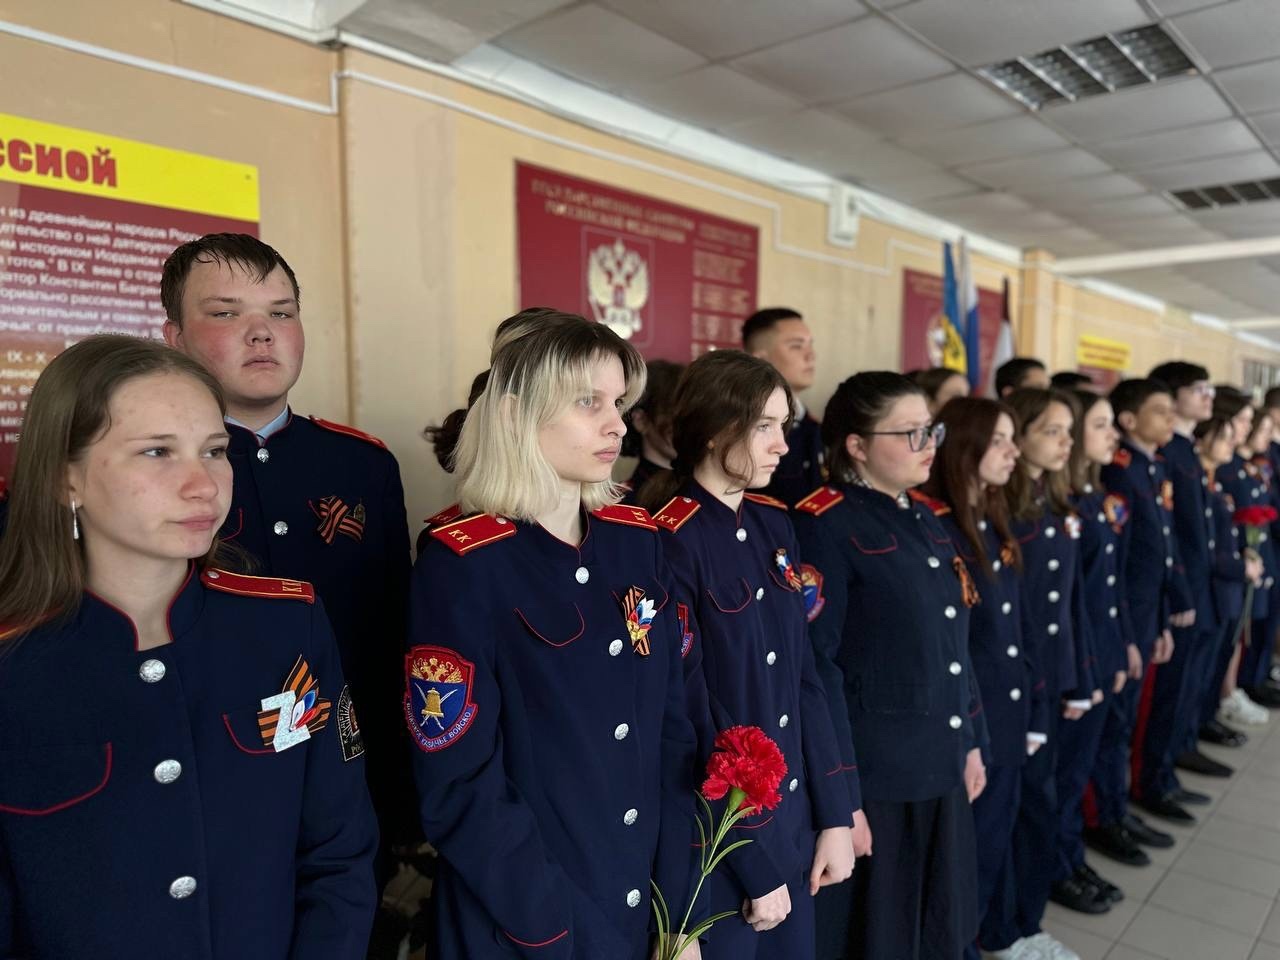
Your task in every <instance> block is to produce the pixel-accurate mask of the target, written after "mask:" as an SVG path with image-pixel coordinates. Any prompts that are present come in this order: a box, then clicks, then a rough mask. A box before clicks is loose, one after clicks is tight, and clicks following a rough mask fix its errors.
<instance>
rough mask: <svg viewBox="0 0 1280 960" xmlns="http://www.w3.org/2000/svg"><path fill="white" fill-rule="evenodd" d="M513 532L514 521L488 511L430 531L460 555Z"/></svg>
mask: <svg viewBox="0 0 1280 960" xmlns="http://www.w3.org/2000/svg"><path fill="white" fill-rule="evenodd" d="M515 534H516V525H515V524H514V523H512V522H511V521H510V520H508V519H507V518H506V517H495V516H493V515H492V514H489V513H477V514H476V515H475V516H471V517H467V518H466V519H465V520H456V521H454V522H453V523H446V524H445V525H444V526H442V527H436V528H435V529H434V530H432V531H431V536H433V537H435V538H436V539H437V540H439V541H440V542H441V543H443V544H444V545H445V546H446V547H448V548H449V549H450V550H452V551H453V552H454V553H456V554H457V555H458V556H460V557H465V556H466V555H467V554H468V553H470V552H471V551H472V550H475V549H476V548H478V547H483V546H485V545H486V544H490V543H497V542H498V541H499V540H505V539H507V537H514V536H515Z"/></svg>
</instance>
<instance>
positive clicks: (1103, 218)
mask: <svg viewBox="0 0 1280 960" xmlns="http://www.w3.org/2000/svg"><path fill="white" fill-rule="evenodd" d="M1177 210H1178V208H1177V207H1175V206H1174V205H1173V203H1172V202H1170V201H1168V200H1166V199H1165V198H1164V197H1161V196H1157V195H1155V194H1148V195H1147V196H1145V197H1131V198H1125V199H1122V200H1111V201H1108V202H1107V203H1098V204H1093V205H1091V206H1088V207H1084V208H1082V209H1081V210H1080V211H1079V212H1078V213H1077V214H1076V217H1075V218H1076V219H1077V220H1079V221H1080V222H1081V223H1085V224H1088V225H1090V226H1093V227H1094V228H1095V229H1100V228H1102V227H1104V226H1105V225H1107V224H1110V223H1113V222H1114V221H1116V220H1129V219H1134V218H1137V217H1159V216H1166V215H1168V214H1170V213H1176V212H1177ZM1106 232H1107V231H1106V230H1105V229H1102V233H1103V234H1105V233H1106Z"/></svg>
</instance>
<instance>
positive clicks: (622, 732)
mask: <svg viewBox="0 0 1280 960" xmlns="http://www.w3.org/2000/svg"><path fill="white" fill-rule="evenodd" d="M630 732H631V728H630V727H628V726H627V725H626V724H625V723H620V724H618V725H617V726H616V727H614V728H613V739H615V740H625V739H627V734H628V733H630Z"/></svg>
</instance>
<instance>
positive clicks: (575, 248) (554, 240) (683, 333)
mask: <svg viewBox="0 0 1280 960" xmlns="http://www.w3.org/2000/svg"><path fill="white" fill-rule="evenodd" d="M516 220H517V223H518V231H517V232H518V249H517V255H518V263H519V271H520V279H519V294H520V305H521V307H535V306H543V307H555V308H557V309H560V310H567V311H570V312H573V313H580V314H582V315H583V316H585V317H587V318H594V319H595V320H598V321H599V322H601V323H606V324H608V325H609V326H610V327H611V328H612V329H613V330H614V331H616V332H617V333H618V334H619V335H620V336H622V337H625V338H626V339H628V340H630V341H631V343H632V344H634V345H635V347H636V348H637V349H639V350H640V352H641V353H643V354H644V356H645V358H646V359H650V360H652V359H658V358H661V359H665V360H675V361H678V362H681V363H686V362H688V361H689V360H692V359H693V358H694V357H696V356H698V355H699V354H702V353H705V352H706V351H707V350H709V349H713V348H723V347H738V348H740V347H741V346H742V321H743V320H744V319H746V318H747V317H748V316H749V315H750V314H752V313H754V312H755V309H756V279H757V272H758V269H759V252H760V250H759V248H760V231H759V230H758V229H757V228H756V227H754V226H752V225H751V224H747V223H740V222H738V221H735V220H727V219H725V218H724V217H717V216H714V215H712V214H709V213H704V212H702V211H701V210H693V209H691V208H689V207H681V206H677V205H675V204H672V203H667V202H666V201H665V200H659V199H657V198H655V197H648V196H644V195H643V194H638V193H628V192H626V191H622V190H617V189H615V188H613V187H610V186H606V185H605V184H602V183H596V182H594V181H591V180H582V179H579V178H578V177H570V176H566V175H565V174H562V173H557V172H556V171H554V170H547V169H545V168H542V167H535V166H532V165H531V164H527V163H517V164H516Z"/></svg>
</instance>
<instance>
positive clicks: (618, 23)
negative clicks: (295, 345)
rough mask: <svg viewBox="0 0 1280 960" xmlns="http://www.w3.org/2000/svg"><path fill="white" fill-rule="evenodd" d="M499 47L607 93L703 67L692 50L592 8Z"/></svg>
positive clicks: (552, 19) (515, 35)
mask: <svg viewBox="0 0 1280 960" xmlns="http://www.w3.org/2000/svg"><path fill="white" fill-rule="evenodd" d="M497 43H498V45H499V46H501V47H503V48H504V49H506V50H510V51H511V52H512V53H514V54H516V55H517V56H521V57H524V58H526V59H528V60H532V61H534V62H535V63H539V64H542V65H543V66H546V67H548V68H550V69H552V70H558V71H560V72H561V73H566V74H568V75H569V76H571V77H575V78H577V79H579V80H582V81H584V82H586V83H591V84H594V85H596V86H599V87H603V88H604V89H606V90H617V89H619V88H621V87H627V86H632V85H635V84H638V83H644V82H648V81H652V80H657V79H660V78H663V77H671V76H674V75H676V74H678V73H683V72H685V71H686V70H692V69H693V68H694V67H697V66H701V65H702V63H703V62H704V61H703V59H702V57H700V56H698V55H697V54H696V53H694V52H693V51H692V50H687V49H685V48H684V47H682V46H680V45H678V44H675V43H672V42H671V41H670V40H668V39H666V38H665V37H660V36H658V34H656V33H654V32H653V31H651V30H646V29H645V28H644V27H641V26H639V25H637V24H635V23H632V22H631V21H630V20H628V19H626V18H625V17H621V16H619V15H618V14H616V13H614V12H613V11H612V10H605V9H604V8H603V7H598V6H596V5H595V4H591V3H589V4H586V5H584V6H579V7H570V8H569V9H567V10H562V11H560V12H558V13H553V14H551V15H550V16H548V17H543V18H542V19H541V20H536V21H534V22H533V23H530V24H528V25H526V26H523V27H521V28H519V29H518V30H513V31H511V32H509V33H505V34H503V35H502V36H501V37H499V38H498V40H497Z"/></svg>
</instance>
